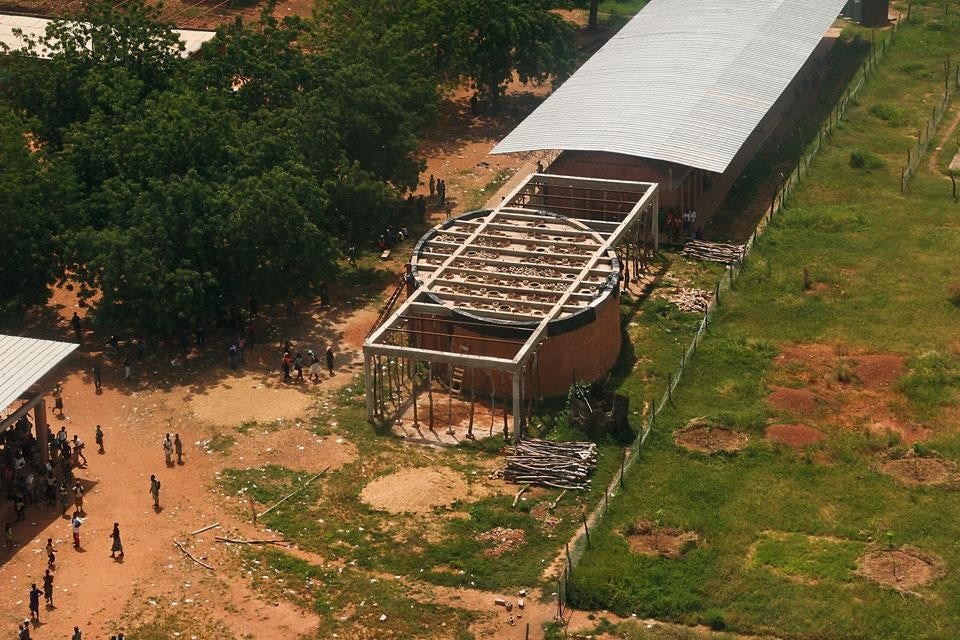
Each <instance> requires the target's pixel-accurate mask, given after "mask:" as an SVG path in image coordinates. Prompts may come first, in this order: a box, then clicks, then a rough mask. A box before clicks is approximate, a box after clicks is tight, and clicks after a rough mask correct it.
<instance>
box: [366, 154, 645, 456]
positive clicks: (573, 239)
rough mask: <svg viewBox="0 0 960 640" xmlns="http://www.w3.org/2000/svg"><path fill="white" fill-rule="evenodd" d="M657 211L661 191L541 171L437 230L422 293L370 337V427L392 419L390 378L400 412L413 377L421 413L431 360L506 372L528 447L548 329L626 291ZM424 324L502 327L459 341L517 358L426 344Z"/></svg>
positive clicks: (414, 269)
mask: <svg viewBox="0 0 960 640" xmlns="http://www.w3.org/2000/svg"><path fill="white" fill-rule="evenodd" d="M658 209H659V185H658V184H656V183H652V182H635V181H627V180H609V179H601V178H583V177H579V176H564V175H554V174H546V173H535V174H533V175H531V176H529V177H528V178H527V179H526V180H525V181H523V182H522V183H521V184H520V185H518V186H517V187H516V188H515V189H514V190H513V191H512V192H510V194H509V195H507V196H506V197H504V199H503V200H502V201H501V202H500V203H499V205H498V206H497V207H495V208H494V209H492V210H490V211H484V212H478V213H477V214H474V215H470V214H467V215H465V216H463V217H460V218H455V219H453V220H448V221H446V222H444V223H443V224H441V225H438V226H437V227H435V228H434V229H433V230H432V231H431V232H430V233H428V234H427V236H425V237H424V240H422V241H421V242H420V243H419V244H418V245H417V247H416V248H415V250H414V255H413V257H412V259H411V262H410V269H411V280H412V282H411V286H415V287H416V288H415V289H413V290H412V291H411V292H410V294H409V296H408V297H407V299H406V300H405V301H404V302H403V303H402V304H400V306H399V307H398V308H397V309H396V310H395V311H394V312H393V313H392V314H391V315H390V317H389V318H388V319H386V320H385V321H384V322H383V323H382V324H381V325H379V326H378V327H376V328H375V329H374V330H373V331H372V332H371V334H370V335H369V336H368V337H367V339H366V340H365V341H364V344H363V360H364V385H365V392H366V409H367V419H368V420H371V421H373V420H374V419H375V418H376V417H377V416H378V415H379V416H380V417H383V416H384V415H385V409H384V393H385V392H384V390H383V384H384V380H383V376H384V375H386V376H387V382H388V385H389V386H390V391H389V393H390V397H391V400H392V399H393V395H394V390H393V386H392V382H393V381H396V382H397V385H396V386H397V396H398V397H397V401H396V402H394V404H395V406H397V407H399V405H400V401H401V400H402V399H401V398H400V397H399V396H400V388H401V384H400V382H401V381H402V379H403V378H404V377H409V379H410V381H411V397H410V399H412V401H413V404H414V406H415V405H416V397H417V386H416V384H417V383H416V377H417V376H416V372H417V370H418V368H419V365H420V363H424V362H426V363H427V367H428V375H430V376H432V375H433V365H434V364H442V365H447V366H449V367H460V368H464V369H470V370H471V371H473V370H476V369H480V370H483V371H485V372H486V373H487V375H488V377H490V373H491V372H501V373H503V374H507V375H508V376H509V379H510V386H511V398H512V402H513V435H514V438H515V439H516V440H519V439H520V438H521V437H522V423H523V418H522V407H523V401H524V398H523V393H524V389H525V388H526V384H525V379H526V375H527V373H528V372H529V370H530V365H531V362H532V361H533V359H534V358H535V356H536V353H537V351H538V349H539V348H540V346H541V345H542V343H543V341H544V340H545V339H546V338H547V334H548V329H549V327H550V324H551V323H552V322H554V321H556V320H560V319H563V318H565V317H570V316H572V315H575V314H577V313H580V312H582V311H585V310H586V309H587V308H589V307H590V306H592V305H594V304H598V303H599V302H601V301H602V300H603V299H605V295H606V294H608V293H609V287H608V286H605V283H607V282H608V281H609V280H610V278H611V277H612V278H613V285H614V289H615V288H616V287H617V286H618V282H619V273H618V268H617V267H618V264H619V266H620V268H622V267H623V265H622V264H620V263H619V260H618V256H619V255H620V253H618V249H621V248H623V247H629V246H630V245H631V243H635V245H636V246H637V247H638V249H639V246H640V230H641V226H642V225H643V223H644V222H648V224H649V226H650V236H649V237H650V239H651V241H652V243H653V246H654V248H656V243H657V238H658V236H659V234H658V229H657V211H658ZM627 268H628V269H629V267H627ZM534 285H535V286H534ZM424 322H427V323H440V324H442V325H445V326H450V327H454V326H456V325H458V324H460V323H463V324H464V325H470V324H482V325H485V326H487V327H500V328H501V329H502V330H503V331H505V332H506V333H508V334H510V335H511V336H512V338H511V339H503V338H489V337H476V336H465V337H463V336H461V339H462V340H467V341H469V340H476V341H486V342H496V343H498V344H499V345H501V348H502V349H503V350H506V351H507V352H508V353H506V354H504V355H500V356H489V355H480V354H474V353H469V352H467V351H466V350H465V349H463V348H461V349H452V348H451V349H442V348H425V347H423V346H422V345H419V344H418V342H419V341H418V339H417V338H418V337H419V336H422V335H430V334H433V333H437V334H441V335H443V334H442V332H439V331H437V332H431V331H427V330H424V329H422V328H420V323H424ZM449 335H451V336H453V333H452V332H451V333H450V334H449ZM511 346H513V347H515V349H513V348H511ZM383 359H386V365H384V364H383V362H384V360H383ZM398 361H399V362H398ZM404 365H406V366H404ZM391 367H393V369H391ZM404 371H406V376H404V373H403V372H404ZM471 375H472V374H471ZM491 381H492V378H491ZM431 382H432V381H431V380H429V379H428V384H430V383H431ZM504 402H506V398H504ZM504 416H505V417H504V421H505V424H506V413H504Z"/></svg>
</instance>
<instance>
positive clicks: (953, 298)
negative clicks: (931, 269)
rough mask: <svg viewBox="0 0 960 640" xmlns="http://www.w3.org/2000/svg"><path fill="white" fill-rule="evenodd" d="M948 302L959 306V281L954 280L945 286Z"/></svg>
mask: <svg viewBox="0 0 960 640" xmlns="http://www.w3.org/2000/svg"><path fill="white" fill-rule="evenodd" d="M947 293H948V296H949V297H948V299H949V300H950V304H952V305H953V306H955V307H960V282H954V283H953V284H951V285H950V286H949V287H948V288H947Z"/></svg>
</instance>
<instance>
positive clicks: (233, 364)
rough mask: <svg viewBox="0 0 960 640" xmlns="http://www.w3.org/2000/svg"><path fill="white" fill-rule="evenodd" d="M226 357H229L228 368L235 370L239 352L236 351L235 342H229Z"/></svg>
mask: <svg viewBox="0 0 960 640" xmlns="http://www.w3.org/2000/svg"><path fill="white" fill-rule="evenodd" d="M227 355H228V356H229V357H230V368H231V369H236V368H237V357H238V356H239V352H238V351H237V344H236V343H235V342H231V343H230V346H229V347H227Z"/></svg>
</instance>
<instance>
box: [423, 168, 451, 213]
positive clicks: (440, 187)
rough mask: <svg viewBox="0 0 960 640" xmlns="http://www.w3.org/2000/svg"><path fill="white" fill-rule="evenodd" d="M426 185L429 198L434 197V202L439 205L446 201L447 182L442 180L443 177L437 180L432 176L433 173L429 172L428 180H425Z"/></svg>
mask: <svg viewBox="0 0 960 640" xmlns="http://www.w3.org/2000/svg"><path fill="white" fill-rule="evenodd" d="M427 186H428V187H429V189H430V199H431V200H432V199H433V198H436V202H437V204H438V205H439V206H441V207H442V206H443V205H444V204H446V202H447V183H446V182H444V180H443V178H440V179H439V180H437V179H436V178H434V177H433V174H432V173H431V174H430V180H429V181H428V182H427Z"/></svg>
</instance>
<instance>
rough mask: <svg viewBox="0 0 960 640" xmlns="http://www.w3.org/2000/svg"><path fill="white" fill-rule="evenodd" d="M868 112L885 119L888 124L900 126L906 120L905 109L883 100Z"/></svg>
mask: <svg viewBox="0 0 960 640" xmlns="http://www.w3.org/2000/svg"><path fill="white" fill-rule="evenodd" d="M868 113H869V114H870V115H872V116H873V117H874V118H877V119H879V120H883V121H884V122H886V123H887V124H890V125H893V126H900V125H902V124H903V123H904V122H906V116H905V115H904V113H903V110H901V109H898V108H896V107H893V106H890V105H889V104H884V103H882V102H881V103H880V104H875V105H873V106H872V107H870V109H868Z"/></svg>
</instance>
